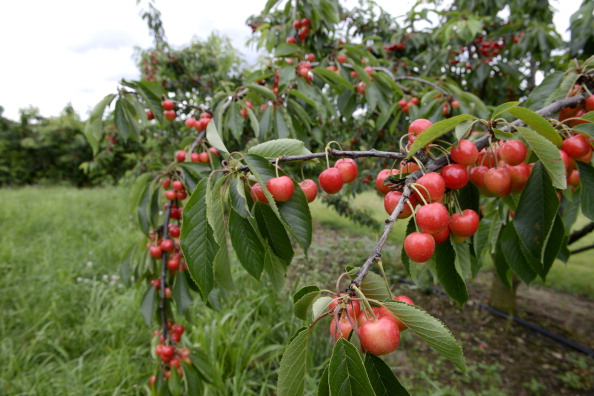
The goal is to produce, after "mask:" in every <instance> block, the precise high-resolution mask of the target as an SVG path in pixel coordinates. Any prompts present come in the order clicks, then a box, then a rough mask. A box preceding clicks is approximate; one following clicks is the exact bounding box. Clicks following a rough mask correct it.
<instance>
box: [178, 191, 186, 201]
mask: <svg viewBox="0 0 594 396" xmlns="http://www.w3.org/2000/svg"><path fill="white" fill-rule="evenodd" d="M187 197H188V193H187V192H185V191H176V192H175V198H177V199H179V200H180V201H183V200H184V199H186V198H187Z"/></svg>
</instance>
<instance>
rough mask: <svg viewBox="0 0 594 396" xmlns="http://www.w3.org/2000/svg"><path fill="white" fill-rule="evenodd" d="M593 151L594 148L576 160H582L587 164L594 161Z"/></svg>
mask: <svg viewBox="0 0 594 396" xmlns="http://www.w3.org/2000/svg"><path fill="white" fill-rule="evenodd" d="M593 151H594V150H590V152H589V153H588V154H586V155H584V156H583V157H579V158H576V161H581V162H585V163H586V164H589V163H590V161H592V152H593Z"/></svg>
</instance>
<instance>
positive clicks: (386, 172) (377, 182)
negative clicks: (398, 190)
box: [375, 169, 399, 194]
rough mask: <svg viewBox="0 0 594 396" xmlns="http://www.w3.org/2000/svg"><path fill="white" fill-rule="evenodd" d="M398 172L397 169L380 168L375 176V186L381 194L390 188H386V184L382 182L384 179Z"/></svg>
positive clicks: (387, 191)
mask: <svg viewBox="0 0 594 396" xmlns="http://www.w3.org/2000/svg"><path fill="white" fill-rule="evenodd" d="M398 173H399V172H398V169H384V170H381V171H380V172H379V173H378V174H377V176H376V178H375V187H377V190H378V191H379V192H380V193H382V194H387V193H389V192H390V189H389V188H388V186H387V185H385V184H384V180H386V177H388V176H391V175H397V174H398Z"/></svg>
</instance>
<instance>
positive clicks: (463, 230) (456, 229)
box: [449, 209, 480, 237]
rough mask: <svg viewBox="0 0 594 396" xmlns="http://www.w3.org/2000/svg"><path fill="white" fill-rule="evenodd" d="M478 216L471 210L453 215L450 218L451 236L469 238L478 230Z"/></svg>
mask: <svg viewBox="0 0 594 396" xmlns="http://www.w3.org/2000/svg"><path fill="white" fill-rule="evenodd" d="M479 221H480V220H479V216H478V214H477V213H476V212H475V211H474V210H472V209H464V210H463V211H462V213H454V214H453V215H452V216H451V217H450V223H449V226H450V230H451V231H452V234H455V235H458V236H462V237H469V236H473V235H474V234H475V233H476V230H478V226H479Z"/></svg>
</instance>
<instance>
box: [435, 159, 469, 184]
mask: <svg viewBox="0 0 594 396" xmlns="http://www.w3.org/2000/svg"><path fill="white" fill-rule="evenodd" d="M441 177H443V181H444V182H445V185H446V187H447V188H449V189H450V190H459V189H461V188H462V187H464V186H466V184H468V172H467V171H466V168H465V167H463V166H462V165H458V164H451V165H447V166H444V167H443V168H442V170H441Z"/></svg>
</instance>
